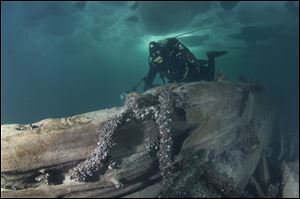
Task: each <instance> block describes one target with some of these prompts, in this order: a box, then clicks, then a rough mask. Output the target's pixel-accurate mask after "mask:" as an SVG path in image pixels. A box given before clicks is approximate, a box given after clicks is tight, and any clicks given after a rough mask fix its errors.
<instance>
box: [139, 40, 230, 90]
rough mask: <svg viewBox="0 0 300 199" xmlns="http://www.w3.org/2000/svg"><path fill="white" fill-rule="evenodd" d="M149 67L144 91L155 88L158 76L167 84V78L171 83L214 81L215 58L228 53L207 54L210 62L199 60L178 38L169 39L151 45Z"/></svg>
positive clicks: (212, 52) (210, 52)
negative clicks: (154, 83)
mask: <svg viewBox="0 0 300 199" xmlns="http://www.w3.org/2000/svg"><path fill="white" fill-rule="evenodd" d="M149 53H150V55H149V58H148V62H149V66H150V69H149V71H148V74H147V76H146V77H145V78H144V79H143V81H144V82H145V86H144V91H146V90H148V89H150V88H153V87H155V86H156V85H153V81H154V79H155V77H156V75H157V73H159V74H160V78H161V79H162V81H163V83H164V84H165V77H166V78H167V79H168V82H169V83H173V82H178V83H179V82H193V81H200V80H206V81H212V80H213V79H214V76H215V58H216V57H218V56H221V55H224V54H225V53H227V52H226V51H209V52H207V53H206V54H207V58H208V60H200V59H197V58H196V57H195V56H194V55H193V54H192V53H191V52H190V50H189V49H188V48H187V47H186V46H184V45H183V44H182V43H181V42H180V41H178V40H177V39H176V38H168V39H165V40H161V41H158V42H154V41H152V42H150V44H149Z"/></svg>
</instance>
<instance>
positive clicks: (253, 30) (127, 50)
mask: <svg viewBox="0 0 300 199" xmlns="http://www.w3.org/2000/svg"><path fill="white" fill-rule="evenodd" d="M197 28H203V29H201V30H199V31H197V32H195V33H194V34H192V35H186V36H185V37H183V38H182V42H183V43H185V44H186V45H187V46H188V47H190V49H191V51H192V52H193V53H194V54H195V55H196V56H197V57H199V58H202V59H204V58H206V57H205V52H206V51H208V50H227V51H228V54H227V55H226V56H222V57H220V58H218V60H217V69H221V70H222V71H223V72H224V73H226V74H227V75H228V76H229V77H230V78H231V79H232V80H236V79H237V78H238V76H239V75H240V74H243V75H244V76H245V77H246V78H247V79H251V80H253V81H258V82H260V83H261V84H263V85H264V86H265V87H266V88H267V90H268V92H269V95H270V97H271V99H272V103H273V105H274V106H275V107H276V108H277V111H278V118H279V122H280V125H281V126H282V128H283V129H284V131H285V132H288V133H289V134H291V135H293V136H296V137H297V138H298V136H299V133H298V132H299V122H298V121H299V74H298V73H299V56H298V54H299V3H298V2H286V1H282V2H269V1H268V2H239V3H237V4H236V5H235V3H232V2H231V3H230V2H229V3H224V2H223V3H220V2H173V3H172V2H143V3H138V4H135V3H134V2H76V1H74V2H3V1H2V2H1V124H8V123H32V122H36V121H39V120H41V119H45V118H55V117H66V116H70V115H74V114H79V113H84V112H89V111H94V110H98V109H103V108H110V107H113V106H121V105H122V101H121V99H120V97H119V96H120V94H121V93H122V92H124V91H125V90H127V89H128V88H130V87H132V86H133V85H134V84H136V82H138V81H139V80H140V79H141V78H142V77H143V76H144V75H146V73H147V70H148V64H147V56H148V43H149V41H151V40H157V39H163V38H165V37H169V36H174V35H177V34H180V33H184V32H188V31H191V30H194V29H197Z"/></svg>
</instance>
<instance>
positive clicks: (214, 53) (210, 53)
mask: <svg viewBox="0 0 300 199" xmlns="http://www.w3.org/2000/svg"><path fill="white" fill-rule="evenodd" d="M226 53H227V51H208V52H207V53H206V55H207V57H208V59H214V58H216V57H219V56H222V55H224V54H226Z"/></svg>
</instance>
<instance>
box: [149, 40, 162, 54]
mask: <svg viewBox="0 0 300 199" xmlns="http://www.w3.org/2000/svg"><path fill="white" fill-rule="evenodd" d="M159 49H160V43H158V42H155V41H151V42H150V43H149V52H150V53H153V52H155V51H156V50H159Z"/></svg>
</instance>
